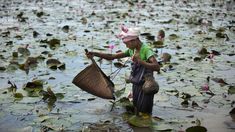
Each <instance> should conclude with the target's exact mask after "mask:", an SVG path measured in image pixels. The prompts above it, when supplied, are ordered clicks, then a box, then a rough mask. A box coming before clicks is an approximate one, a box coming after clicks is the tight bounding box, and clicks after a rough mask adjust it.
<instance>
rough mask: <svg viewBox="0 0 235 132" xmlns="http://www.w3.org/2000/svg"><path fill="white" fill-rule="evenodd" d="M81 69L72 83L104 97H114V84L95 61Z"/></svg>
mask: <svg viewBox="0 0 235 132" xmlns="http://www.w3.org/2000/svg"><path fill="white" fill-rule="evenodd" d="M92 62H93V63H92V64H91V65H89V66H88V67H86V68H85V69H84V70H82V71H81V72H80V73H78V74H77V76H75V77H74V79H73V81H72V83H73V84H75V85H76V86H78V87H79V88H81V89H82V90H84V91H86V92H88V93H91V94H93V95H95V96H98V97H101V98H104V99H115V97H114V95H113V93H114V84H113V82H112V81H111V80H110V79H109V78H108V77H107V76H106V75H105V74H104V73H103V71H102V70H101V69H100V68H99V66H98V65H97V64H96V62H95V61H94V60H93V61H92Z"/></svg>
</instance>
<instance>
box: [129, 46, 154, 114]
mask: <svg viewBox="0 0 235 132" xmlns="http://www.w3.org/2000/svg"><path fill="white" fill-rule="evenodd" d="M125 54H126V55H127V56H133V55H134V50H131V49H128V50H127V51H126V52H125ZM153 55H154V52H153V51H152V49H151V48H150V47H149V46H148V45H146V44H142V46H141V49H140V59H141V60H144V61H148V59H149V58H150V57H151V56H153ZM141 67H143V66H142V65H139V64H137V63H133V64H132V67H131V68H132V71H131V73H134V74H137V73H138V72H141V69H142V68H141ZM144 74H150V75H152V76H153V71H151V70H148V69H146V68H145V71H144ZM132 84H133V85H132V94H133V104H134V106H135V108H136V110H137V112H143V113H148V114H152V108H153V98H154V93H153V94H145V93H144V92H143V90H142V87H143V84H144V81H143V78H142V80H141V81H140V82H139V83H132Z"/></svg>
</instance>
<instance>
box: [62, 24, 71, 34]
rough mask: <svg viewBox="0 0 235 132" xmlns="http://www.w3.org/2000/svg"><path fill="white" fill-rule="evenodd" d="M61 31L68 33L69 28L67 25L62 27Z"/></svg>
mask: <svg viewBox="0 0 235 132" xmlns="http://www.w3.org/2000/svg"><path fill="white" fill-rule="evenodd" d="M62 31H63V32H65V33H68V32H69V26H68V25H65V26H63V28H62Z"/></svg>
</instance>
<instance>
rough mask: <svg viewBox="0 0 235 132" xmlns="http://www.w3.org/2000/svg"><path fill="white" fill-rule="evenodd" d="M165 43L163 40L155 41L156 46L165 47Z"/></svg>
mask: <svg viewBox="0 0 235 132" xmlns="http://www.w3.org/2000/svg"><path fill="white" fill-rule="evenodd" d="M163 44H164V43H163V41H154V42H153V46H154V48H162V47H164V46H163Z"/></svg>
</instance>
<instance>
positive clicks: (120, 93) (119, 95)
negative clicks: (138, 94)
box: [115, 88, 126, 98]
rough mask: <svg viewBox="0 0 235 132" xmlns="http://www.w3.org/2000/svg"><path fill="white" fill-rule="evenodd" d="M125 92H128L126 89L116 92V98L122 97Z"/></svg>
mask: <svg viewBox="0 0 235 132" xmlns="http://www.w3.org/2000/svg"><path fill="white" fill-rule="evenodd" d="M125 90H126V88H122V89H120V90H118V91H116V92H115V96H116V97H117V98H119V97H121V95H123V94H124V92H125Z"/></svg>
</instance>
